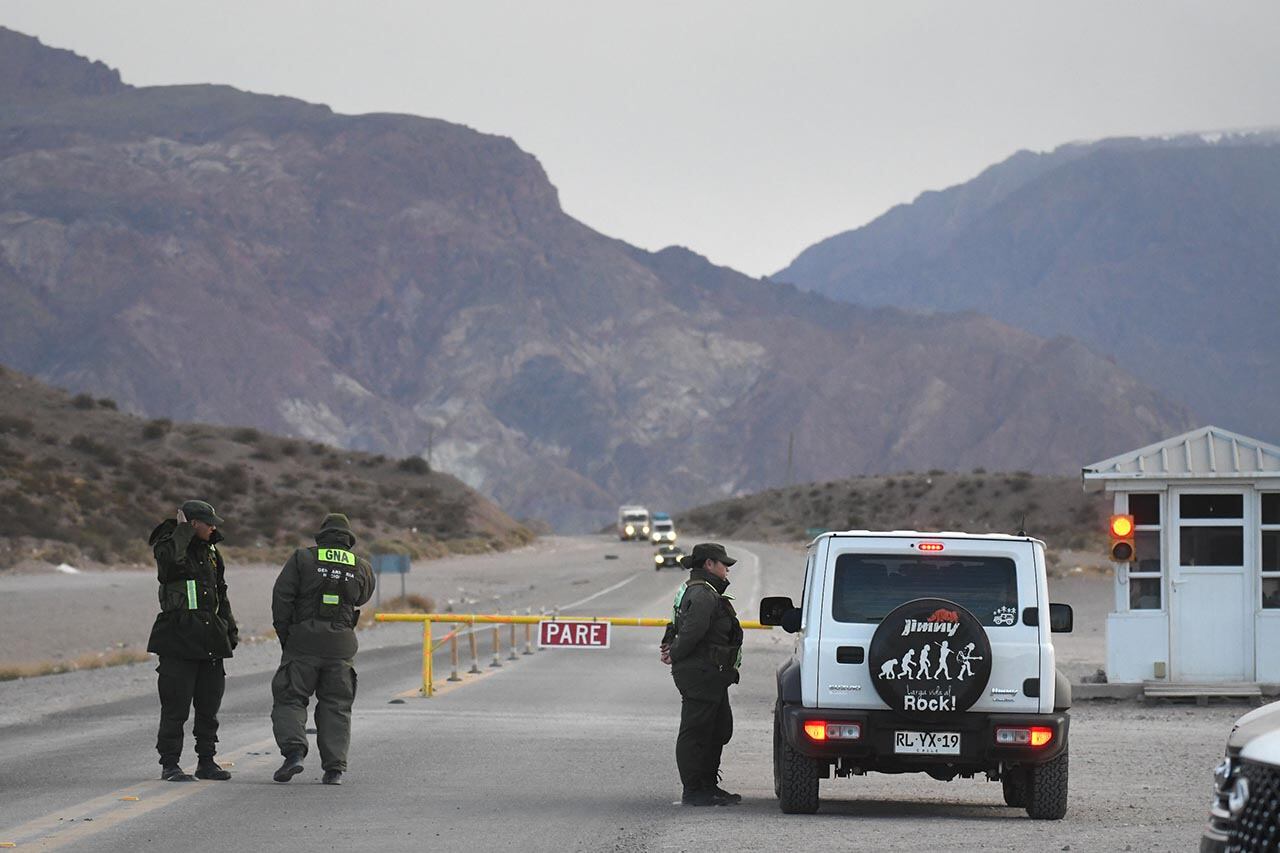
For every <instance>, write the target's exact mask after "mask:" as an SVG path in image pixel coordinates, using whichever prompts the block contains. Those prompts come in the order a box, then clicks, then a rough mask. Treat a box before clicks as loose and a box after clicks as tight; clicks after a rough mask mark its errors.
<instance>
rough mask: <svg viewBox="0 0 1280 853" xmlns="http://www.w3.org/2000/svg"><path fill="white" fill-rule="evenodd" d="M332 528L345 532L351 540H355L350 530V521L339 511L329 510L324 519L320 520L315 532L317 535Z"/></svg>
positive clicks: (332, 529)
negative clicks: (318, 527)
mask: <svg viewBox="0 0 1280 853" xmlns="http://www.w3.org/2000/svg"><path fill="white" fill-rule="evenodd" d="M334 530H337V531H340V532H342V533H345V534H347V535H348V536H350V537H351V541H352V542H353V543H354V542H355V540H356V535H355V534H354V533H352V532H351V521H350V519H348V518H347V517H346V516H345V515H344V514H342V513H340V512H331V513H329V514H328V515H326V516H325V517H324V521H322V522H320V529H319V530H318V531H317V532H316V535H317V536H319V535H320V534H322V533H329V532H330V531H334Z"/></svg>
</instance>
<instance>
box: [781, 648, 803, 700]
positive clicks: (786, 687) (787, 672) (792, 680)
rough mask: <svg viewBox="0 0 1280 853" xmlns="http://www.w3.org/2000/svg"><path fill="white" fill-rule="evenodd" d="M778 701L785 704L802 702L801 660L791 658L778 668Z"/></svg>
mask: <svg viewBox="0 0 1280 853" xmlns="http://www.w3.org/2000/svg"><path fill="white" fill-rule="evenodd" d="M777 679H778V701H779V702H781V703H782V704H784V705H798V704H800V701H801V699H800V661H799V659H797V658H794V657H793V658H790V659H788V660H787V661H785V662H784V663H782V664H781V665H780V666H779V667H778V670H777Z"/></svg>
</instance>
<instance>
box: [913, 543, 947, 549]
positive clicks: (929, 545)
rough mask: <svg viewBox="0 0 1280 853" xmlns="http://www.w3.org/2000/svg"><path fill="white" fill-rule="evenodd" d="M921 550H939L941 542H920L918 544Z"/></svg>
mask: <svg viewBox="0 0 1280 853" xmlns="http://www.w3.org/2000/svg"><path fill="white" fill-rule="evenodd" d="M916 547H918V548H919V549H920V550H921V551H941V550H942V543H941V542H921V543H920V544H919V545H918V546H916Z"/></svg>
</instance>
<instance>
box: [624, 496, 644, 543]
mask: <svg viewBox="0 0 1280 853" xmlns="http://www.w3.org/2000/svg"><path fill="white" fill-rule="evenodd" d="M618 538H619V539H621V540H622V541H623V542H633V541H637V540H638V541H640V542H647V541H649V510H647V509H645V508H644V507H642V506H635V505H632V504H623V505H622V506H620V507H618Z"/></svg>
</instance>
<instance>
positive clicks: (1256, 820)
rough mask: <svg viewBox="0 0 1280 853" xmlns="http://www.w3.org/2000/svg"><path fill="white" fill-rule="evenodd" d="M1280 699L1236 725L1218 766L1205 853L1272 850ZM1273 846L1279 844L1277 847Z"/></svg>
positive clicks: (1279, 816)
mask: <svg viewBox="0 0 1280 853" xmlns="http://www.w3.org/2000/svg"><path fill="white" fill-rule="evenodd" d="M1278 787H1280V702H1272V703H1270V704H1268V705H1263V706H1262V707H1261V708H1254V709H1253V710H1252V711H1250V712H1249V713H1247V714H1245V715H1244V716H1243V717H1241V718H1240V719H1238V720H1236V722H1235V725H1234V726H1232V727H1231V734H1230V735H1228V736H1227V750H1226V756H1225V757H1224V758H1223V759H1222V763H1221V764H1219V765H1218V767H1217V769H1215V770H1214V771H1213V801H1212V804H1211V806H1210V808H1209V823H1208V825H1207V826H1205V828H1204V834H1203V835H1202V836H1201V837H1200V851H1201V853H1217V851H1221V850H1266V849H1268V848H1267V847H1266V840H1265V839H1264V838H1263V837H1262V836H1263V835H1265V831H1266V828H1267V827H1275V826H1276V825H1277V823H1278V822H1280V807H1278V806H1277V799H1276V797H1275V795H1274V793H1272V794H1270V795H1268V794H1267V793H1266V792H1267V791H1268V790H1270V791H1273V792H1274V791H1275V790H1276V789H1277V788H1278ZM1269 849H1273V850H1274V849H1275V848H1274V847H1272V848H1269Z"/></svg>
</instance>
